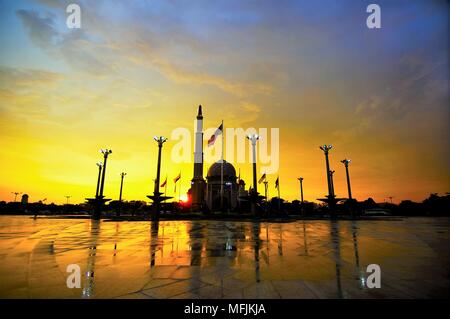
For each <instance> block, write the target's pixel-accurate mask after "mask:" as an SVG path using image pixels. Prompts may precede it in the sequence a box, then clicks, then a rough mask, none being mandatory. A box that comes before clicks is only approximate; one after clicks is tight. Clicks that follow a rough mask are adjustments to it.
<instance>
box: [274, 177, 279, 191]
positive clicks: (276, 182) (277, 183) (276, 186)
mask: <svg viewBox="0 0 450 319" xmlns="http://www.w3.org/2000/svg"><path fill="white" fill-rule="evenodd" d="M279 178H280V177H277V180H276V181H275V188H276V189H278V187H279V183H280V181H279Z"/></svg>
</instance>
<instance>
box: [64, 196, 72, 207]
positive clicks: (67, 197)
mask: <svg viewBox="0 0 450 319" xmlns="http://www.w3.org/2000/svg"><path fill="white" fill-rule="evenodd" d="M64 197H65V198H66V205H69V198H70V197H72V196H70V195H66V196H64Z"/></svg>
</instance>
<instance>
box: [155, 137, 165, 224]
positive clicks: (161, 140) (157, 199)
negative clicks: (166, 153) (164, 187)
mask: <svg viewBox="0 0 450 319" xmlns="http://www.w3.org/2000/svg"><path fill="white" fill-rule="evenodd" d="M153 139H154V140H155V141H156V142H157V143H158V165H157V167H156V180H155V190H154V191H153V196H154V199H153V216H152V219H153V220H155V219H157V218H158V214H159V203H160V195H161V193H160V192H159V180H160V174H161V151H162V147H163V144H164V143H165V142H166V141H167V138H166V137H164V136H159V137H158V136H154V137H153Z"/></svg>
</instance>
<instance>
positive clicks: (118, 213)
mask: <svg viewBox="0 0 450 319" xmlns="http://www.w3.org/2000/svg"><path fill="white" fill-rule="evenodd" d="M125 175H127V173H124V172H122V173H120V193H119V207H118V208H117V216H120V208H121V206H122V188H123V178H124V177H125Z"/></svg>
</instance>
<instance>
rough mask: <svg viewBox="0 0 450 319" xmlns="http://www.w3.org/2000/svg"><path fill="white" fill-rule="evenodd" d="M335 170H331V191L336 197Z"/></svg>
mask: <svg viewBox="0 0 450 319" xmlns="http://www.w3.org/2000/svg"><path fill="white" fill-rule="evenodd" d="M334 172H335V171H330V184H331V193H332V194H333V197H334V179H333V175H334Z"/></svg>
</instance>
